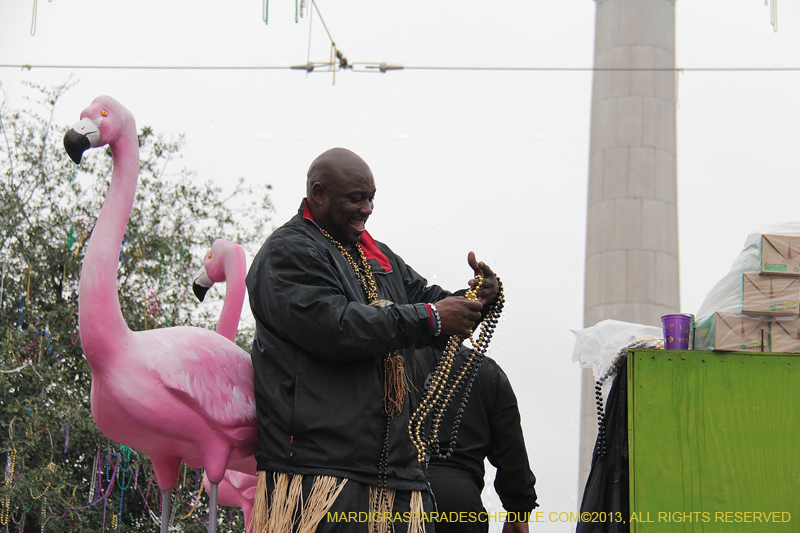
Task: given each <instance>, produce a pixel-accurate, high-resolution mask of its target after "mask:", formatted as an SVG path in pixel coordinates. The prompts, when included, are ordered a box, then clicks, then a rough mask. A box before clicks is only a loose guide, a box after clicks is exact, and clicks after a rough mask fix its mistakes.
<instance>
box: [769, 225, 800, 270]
mask: <svg viewBox="0 0 800 533" xmlns="http://www.w3.org/2000/svg"><path fill="white" fill-rule="evenodd" d="M761 272H762V273H764V274H775V275H778V276H800V236H795V235H762V236H761Z"/></svg>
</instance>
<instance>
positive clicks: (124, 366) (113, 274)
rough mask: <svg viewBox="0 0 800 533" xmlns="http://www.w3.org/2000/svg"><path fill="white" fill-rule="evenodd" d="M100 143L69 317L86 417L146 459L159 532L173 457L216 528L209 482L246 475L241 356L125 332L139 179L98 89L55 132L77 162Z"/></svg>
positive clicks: (170, 335) (123, 134)
mask: <svg viewBox="0 0 800 533" xmlns="http://www.w3.org/2000/svg"><path fill="white" fill-rule="evenodd" d="M104 145H108V146H109V147H110V148H111V154H112V157H113V163H114V168H113V173H112V177H111V185H110V187H109V190H108V193H107V195H106V198H105V200H104V202H103V207H102V209H101V210H100V215H99V217H98V219H97V223H96V225H95V227H94V230H93V232H92V236H91V239H90V241H89V245H88V248H87V250H86V257H85V258H84V262H83V269H82V271H81V280H80V293H79V296H78V315H79V320H80V337H81V345H82V347H83V351H84V355H85V357H86V360H87V362H88V363H89V367H90V368H91V371H92V389H91V402H92V416H93V417H94V420H95V423H96V424H97V427H98V428H99V429H100V431H101V432H102V433H103V434H104V435H106V436H107V437H108V438H110V439H112V440H115V441H117V442H120V443H123V444H126V445H128V446H131V447H133V448H137V449H139V450H142V451H144V452H145V453H147V454H148V455H149V456H150V459H151V460H152V462H153V468H154V470H155V474H156V480H157V482H158V486H159V488H160V489H161V490H162V491H163V495H164V498H163V501H164V503H163V505H162V512H161V532H162V533H166V532H167V530H168V527H169V503H170V496H171V494H172V490H173V488H174V487H175V484H176V483H177V479H178V472H179V469H180V464H181V461H183V462H185V463H186V464H187V465H189V466H190V467H192V468H200V467H203V468H205V471H206V474H207V475H208V477H209V480H210V481H211V484H212V485H211V490H210V491H209V496H210V500H211V501H210V504H209V524H208V531H209V532H210V533H214V532H215V531H216V513H217V484H218V483H219V482H220V481H221V480H222V479H223V476H224V475H225V471H226V469H228V468H231V469H234V470H241V471H244V472H248V473H251V474H255V472H256V468H255V460H254V452H255V444H256V425H255V420H256V414H255V399H254V393H253V368H252V363H251V361H250V356H249V354H247V352H245V351H244V350H242V349H241V348H239V347H238V346H236V344H235V343H233V342H231V341H230V340H228V339H226V338H225V337H223V336H222V335H219V334H217V333H215V332H213V331H209V330H207V329H204V328H191V327H173V328H161V329H152V330H148V331H131V330H130V329H129V328H128V325H127V324H126V323H125V319H124V318H123V316H122V312H121V309H120V304H119V295H118V294H117V266H118V261H119V250H120V247H121V245H122V237H123V235H124V233H125V226H126V225H127V223H128V218H129V217H130V213H131V210H132V208H133V201H134V196H135V192H136V183H137V180H138V177H139V144H138V138H137V134H136V123H135V121H134V118H133V115H132V114H131V113H130V111H128V110H127V109H126V108H125V107H123V106H122V105H121V104H120V103H119V102H117V101H116V100H114V99H113V98H110V97H108V96H100V97H98V98H96V99H95V100H94V101H93V102H92V104H91V105H90V106H89V107H87V108H86V109H85V110H83V112H82V113H81V120H80V121H79V122H78V123H77V124H75V126H74V127H73V129H71V130H70V131H68V132H67V134H66V135H65V137H64V146H65V148H66V150H67V152H68V153H69V155H70V157H71V158H72V160H73V161H75V162H76V163H80V160H81V156H82V154H83V152H84V151H85V150H87V149H88V148H98V147H101V146H104Z"/></svg>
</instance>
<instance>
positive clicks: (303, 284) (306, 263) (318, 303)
mask: <svg viewBox="0 0 800 533" xmlns="http://www.w3.org/2000/svg"><path fill="white" fill-rule="evenodd" d="M303 215H304V209H303V205H301V207H300V211H299V212H298V214H297V215H296V216H295V217H293V218H292V219H291V220H290V221H289V222H287V223H286V224H285V225H284V226H282V227H281V228H279V229H277V230H275V231H274V232H273V233H272V234H271V235H270V236H269V238H268V239H267V240H266V242H265V243H264V245H263V246H262V248H261V250H260V251H259V252H258V254H257V255H256V257H255V259H254V260H253V264H252V266H251V268H250V271H249V272H248V274H247V289H248V292H249V295H250V306H251V308H252V311H253V315H254V316H255V320H256V336H255V339H254V341H253V347H252V351H251V355H252V359H253V369H254V372H255V380H254V387H255V394H256V404H257V415H258V451H257V453H256V460H257V462H258V469H259V470H265V471H278V472H288V473H298V474H326V475H333V476H338V477H346V478H348V479H354V480H356V481H360V482H364V483H369V484H372V485H375V484H376V483H377V481H378V479H377V478H378V470H377V466H376V465H377V463H378V460H379V458H380V453H381V446H382V427H383V426H382V424H383V421H382V413H383V358H384V355H385V354H387V353H388V352H391V351H392V350H401V353H402V354H403V355H404V357H405V366H406V371H407V373H408V374H409V376H410V377H411V379H412V380H413V381H416V382H417V386H420V385H421V384H420V381H421V373H420V372H419V370H418V368H417V366H416V362H415V350H414V345H416V344H419V343H423V344H424V343H429V342H431V340H432V338H433V337H432V334H431V322H430V314H429V311H428V307H427V306H426V305H425V303H424V302H436V301H438V300H440V299H442V298H444V297H446V296H449V295H450V293H448V292H446V291H444V290H443V289H441V288H440V287H438V286H431V287H428V286H427V282H426V281H425V279H424V278H423V277H422V276H420V275H419V274H417V273H416V272H414V270H413V269H411V268H410V267H408V266H407V265H406V264H405V263H404V262H403V260H402V259H401V258H400V257H398V256H397V255H395V254H394V253H393V252H392V251H391V250H390V249H389V247H387V246H386V245H384V244H382V243H378V242H376V241H373V240H372V239H371V237H369V235H368V234H364V235H363V236H362V241H361V243H362V246H363V247H364V248H365V251H366V252H367V258H368V261H367V262H368V263H369V266H370V268H371V269H372V274H373V278H374V279H375V283H376V286H377V291H378V298H379V299H380V300H388V301H391V302H392V303H393V304H392V305H388V306H385V307H380V306H370V305H367V299H366V296H365V295H364V291H363V289H362V288H361V286H360V285H359V283H358V280H357V278H356V276H355V274H354V272H353V271H352V269H351V267H350V265H349V264H348V263H347V261H346V260H345V258H344V257H343V256H342V254H341V252H339V250H338V249H337V248H336V247H335V246H334V245H333V244H332V243H331V242H330V241H329V240H328V239H327V238H326V237H325V236H324V235H323V234H322V233H321V231H320V230H319V228H318V227H317V226H316V224H315V223H314V222H313V221H312V220H310V219H308V218H304V216H303ZM410 400H411V395H406V402H405V405H404V408H403V412H402V413H401V414H400V415H398V416H395V417H394V419H392V422H391V426H390V433H389V458H388V467H387V486H389V487H392V488H399V489H414V490H421V489H424V488H426V484H425V477H424V474H423V471H422V469H421V467H420V466H419V465H418V464H417V462H416V459H415V457H416V454H415V450H414V448H413V446H412V444H411V441H410V439H409V436H408V428H407V425H408V419H409V409H411V408H413V406H411V405H410Z"/></svg>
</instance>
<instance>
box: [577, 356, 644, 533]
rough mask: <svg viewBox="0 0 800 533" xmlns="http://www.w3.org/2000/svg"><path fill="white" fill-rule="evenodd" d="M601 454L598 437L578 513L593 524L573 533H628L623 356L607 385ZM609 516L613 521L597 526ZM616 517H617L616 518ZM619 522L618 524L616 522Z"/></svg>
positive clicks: (581, 524)
mask: <svg viewBox="0 0 800 533" xmlns="http://www.w3.org/2000/svg"><path fill="white" fill-rule="evenodd" d="M603 422H604V426H605V454H603V453H602V448H603V442H602V440H603V435H602V433H601V434H598V436H597V441H596V442H595V445H594V453H593V455H592V469H591V471H590V472H589V478H588V479H587V480H586V488H585V489H584V492H583V500H582V501H581V513H584V512H588V513H590V514H589V515H588V516H589V518H590V519H592V518H596V519H597V521H588V522H583V521H581V522H578V526H577V528H576V529H575V532H576V533H629V532H630V530H631V526H630V523H629V519H630V516H631V515H630V500H629V496H630V484H629V479H628V471H629V466H628V366H627V355H626V356H625V357H623V358H621V359H620V360H619V364H618V366H617V375H616V376H615V377H614V381H613V382H612V384H611V391H610V392H609V394H608V401H607V402H606V406H605V412H604V413H603ZM591 513H606V514H605V518H608V516H609V515H608V514H609V513H613V515H612V516H613V518H614V521H608V520H606V521H604V522H601V521H599V519H600V518H601V517H603V515H599V514H598V515H594V517H593V515H592V514H591ZM617 513H619V514H617ZM620 518H621V521H620V520H619V519H620Z"/></svg>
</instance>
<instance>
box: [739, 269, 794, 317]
mask: <svg viewBox="0 0 800 533" xmlns="http://www.w3.org/2000/svg"><path fill="white" fill-rule="evenodd" d="M742 313H744V314H754V315H770V316H797V315H798V313H800V279H799V278H796V277H787V276H773V275H770V274H756V273H754V272H752V273H751V272H746V273H744V274H743V275H742Z"/></svg>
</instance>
